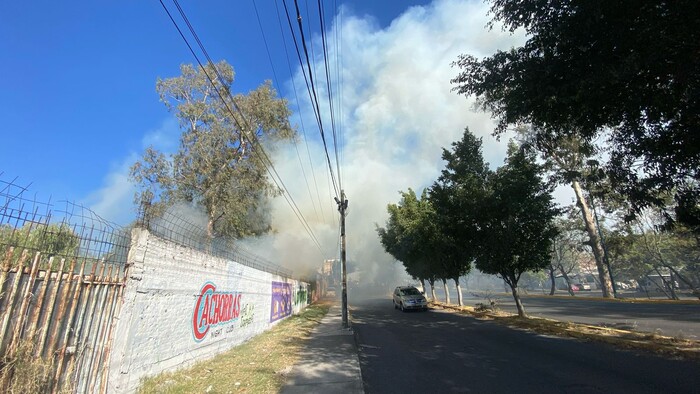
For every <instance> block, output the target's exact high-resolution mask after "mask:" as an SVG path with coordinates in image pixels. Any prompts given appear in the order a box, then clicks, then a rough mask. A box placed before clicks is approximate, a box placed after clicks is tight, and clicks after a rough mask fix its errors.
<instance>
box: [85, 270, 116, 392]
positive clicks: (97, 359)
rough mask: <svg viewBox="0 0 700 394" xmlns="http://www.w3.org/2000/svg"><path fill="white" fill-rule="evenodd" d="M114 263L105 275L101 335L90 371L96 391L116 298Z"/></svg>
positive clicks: (97, 337) (97, 341) (97, 340)
mask: <svg viewBox="0 0 700 394" xmlns="http://www.w3.org/2000/svg"><path fill="white" fill-rule="evenodd" d="M112 268H113V267H112V265H110V266H109V271H108V272H107V276H106V277H105V280H107V282H108V283H107V284H105V285H104V287H105V297H104V298H105V300H104V303H103V304H102V305H103V306H102V308H100V310H101V311H102V313H101V316H100V317H101V318H100V321H99V324H98V326H97V331H98V334H99V336H96V337H95V346H94V347H93V349H94V354H93V357H92V361H91V362H92V371H91V373H90V381H91V384H90V392H94V390H95V383H96V382H98V381H99V379H98V376H99V375H98V371H99V368H100V367H101V366H102V352H103V350H104V345H105V338H106V336H107V328H108V327H109V326H110V324H109V323H110V322H109V317H110V314H111V312H112V306H113V305H112V299H113V298H114V292H113V291H112V288H113V286H112V284H111V280H112ZM105 310H107V313H106V314H105V313H104V311H105Z"/></svg>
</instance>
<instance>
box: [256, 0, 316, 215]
mask: <svg viewBox="0 0 700 394" xmlns="http://www.w3.org/2000/svg"><path fill="white" fill-rule="evenodd" d="M253 8H254V9H255V17H256V18H257V20H258V27H260V34H261V35H262V39H263V43H264V44H265V51H266V52H267V59H268V60H269V61H270V67H271V68H272V75H273V76H274V78H275V84H276V85H277V91H278V92H281V89H280V86H279V78H277V72H276V71H275V65H274V63H273V62H272V55H271V54H270V47H269V45H267V38H266V37H265V30H264V29H263V26H262V22H261V21H260V13H259V12H258V6H257V4H256V3H255V0H253ZM295 94H296V91H295ZM297 106H298V103H297ZM303 127H304V126H303V124H302V128H303ZM302 130H303V129H302ZM304 135H306V132H304ZM292 142H293V143H294V150H295V151H296V154H297V158H298V159H299V166H300V167H301V173H302V175H303V176H304V182H305V183H306V189H307V190H308V192H309V198H310V199H311V205H312V206H313V208H314V212H315V213H316V219H318V220H320V217H319V215H318V210H317V209H316V203H315V202H314V198H313V195H312V194H311V186H310V185H309V179H308V177H307V176H306V170H304V163H303V162H302V161H301V155H300V154H299V146H298V144H297V141H296V139H292ZM312 169H313V168H312ZM318 203H319V205H320V204H321V199H320V198H319V201H318Z"/></svg>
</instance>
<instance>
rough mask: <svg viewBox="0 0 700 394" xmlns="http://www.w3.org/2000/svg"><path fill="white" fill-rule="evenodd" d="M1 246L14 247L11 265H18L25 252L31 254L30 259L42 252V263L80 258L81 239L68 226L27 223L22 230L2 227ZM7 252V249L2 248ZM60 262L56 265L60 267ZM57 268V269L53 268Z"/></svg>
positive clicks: (62, 224) (0, 227)
mask: <svg viewBox="0 0 700 394" xmlns="http://www.w3.org/2000/svg"><path fill="white" fill-rule="evenodd" d="M0 245H2V246H6V247H10V246H14V247H15V251H14V253H13V255H12V256H11V264H13V265H14V264H17V263H18V261H19V259H20V256H21V255H22V253H23V251H24V250H25V249H26V250H28V251H29V252H30V257H29V259H31V258H32V256H31V255H32V254H33V253H34V252H41V257H42V263H46V262H47V261H48V259H49V258H51V257H57V258H70V257H76V256H78V252H79V248H80V238H79V237H78V235H76V234H75V232H74V231H73V229H71V228H70V227H69V226H68V225H67V224H64V223H60V224H59V223H52V224H37V223H26V224H25V225H24V226H22V227H21V228H14V227H12V226H10V225H7V224H5V225H2V226H0ZM0 250H1V251H3V252H4V251H5V248H0ZM58 263H59V262H58V260H55V261H54V265H58ZM52 268H55V267H52Z"/></svg>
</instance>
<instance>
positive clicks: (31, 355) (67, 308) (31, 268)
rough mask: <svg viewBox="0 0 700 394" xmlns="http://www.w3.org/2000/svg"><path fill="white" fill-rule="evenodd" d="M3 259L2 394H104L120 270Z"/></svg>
mask: <svg viewBox="0 0 700 394" xmlns="http://www.w3.org/2000/svg"><path fill="white" fill-rule="evenodd" d="M0 253H1V254H0V258H1V259H2V265H1V267H2V268H1V271H0V355H2V359H1V360H0V368H1V369H0V391H1V390H8V391H10V389H11V388H12V389H13V391H16V392H17V391H21V392H23V391H32V392H79V393H93V392H98V393H103V392H106V391H107V387H106V386H107V369H108V368H107V367H108V361H109V350H110V347H111V342H112V331H113V326H114V322H113V320H114V316H116V315H117V312H118V309H119V306H120V305H121V303H120V300H121V296H122V291H123V288H124V285H125V273H124V270H123V269H121V268H122V267H120V266H118V265H114V264H109V263H107V262H105V261H104V260H102V261H90V260H89V259H71V260H68V261H66V259H57V260H60V261H54V260H55V258H54V257H50V258H46V257H45V256H42V254H41V252H30V251H29V250H26V249H24V250H21V251H20V250H16V249H15V248H14V247H12V246H0ZM27 374H32V375H31V376H27ZM23 382H24V383H23Z"/></svg>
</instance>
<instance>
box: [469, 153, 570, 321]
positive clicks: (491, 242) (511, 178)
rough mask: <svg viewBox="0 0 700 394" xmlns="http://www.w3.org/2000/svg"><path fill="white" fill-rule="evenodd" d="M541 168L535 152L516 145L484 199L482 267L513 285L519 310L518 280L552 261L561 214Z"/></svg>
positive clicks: (520, 307) (479, 259)
mask: <svg viewBox="0 0 700 394" xmlns="http://www.w3.org/2000/svg"><path fill="white" fill-rule="evenodd" d="M541 171H542V170H541V167H540V166H539V165H538V164H536V163H535V157H534V154H532V152H530V151H528V150H526V149H518V148H517V147H516V146H515V145H513V144H511V145H510V146H509V149H508V157H507V158H506V164H505V165H504V166H502V167H501V168H499V169H498V170H497V171H496V173H495V174H494V175H493V176H492V177H491V178H490V179H489V182H488V189H489V195H488V196H487V198H486V199H484V201H483V203H482V209H481V212H485V213H486V214H484V215H483V216H482V219H481V226H482V229H481V232H480V233H481V236H480V240H481V242H480V248H479V257H478V258H477V260H476V267H477V268H478V269H479V270H481V271H482V272H484V273H488V274H497V275H499V276H500V277H501V278H503V280H504V281H505V282H506V283H507V284H508V285H509V286H510V287H511V289H512V290H513V296H514V297H515V299H516V305H517V306H518V314H519V315H520V316H524V315H525V312H524V309H523V308H522V305H521V304H520V300H519V296H518V292H517V287H518V281H519V280H520V277H521V276H522V274H523V273H524V272H526V271H538V270H541V269H543V268H546V267H547V266H548V265H549V263H550V254H551V244H552V238H553V237H554V236H555V235H556V227H555V226H554V223H553V219H554V217H555V216H556V215H557V213H558V212H557V210H556V209H555V207H554V204H553V202H552V196H551V188H550V187H548V186H546V185H545V183H544V181H543V180H542V178H541Z"/></svg>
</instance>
